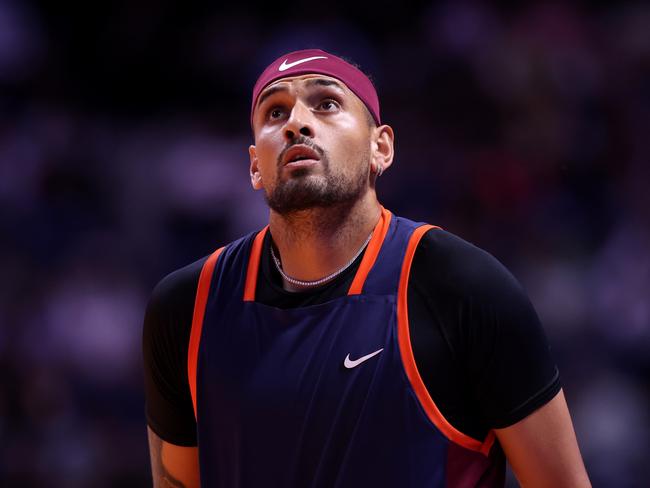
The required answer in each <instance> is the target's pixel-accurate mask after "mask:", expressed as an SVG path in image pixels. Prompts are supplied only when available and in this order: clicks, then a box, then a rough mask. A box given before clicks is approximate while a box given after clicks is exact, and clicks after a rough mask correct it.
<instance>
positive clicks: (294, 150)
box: [282, 144, 320, 167]
mask: <svg viewBox="0 0 650 488" xmlns="http://www.w3.org/2000/svg"><path fill="white" fill-rule="evenodd" d="M319 160H320V156H319V155H318V153H317V152H316V151H315V150H313V149H312V148H311V147H309V146H305V145H303V144H298V145H295V146H291V148H289V149H288V150H287V152H286V153H285V155H284V157H283V158H282V164H283V166H289V167H298V166H309V165H312V164H316V163H317V162H318V161H319Z"/></svg>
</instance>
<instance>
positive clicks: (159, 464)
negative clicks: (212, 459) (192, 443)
mask: <svg viewBox="0 0 650 488" xmlns="http://www.w3.org/2000/svg"><path fill="white" fill-rule="evenodd" d="M147 434H148V436H149V455H150V456H151V474H152V475H153V486H154V488H198V487H199V485H200V482H199V449H198V447H182V446H177V445H175V444H170V443H169V442H165V441H164V440H162V439H161V438H160V437H158V436H157V435H156V434H155V433H154V432H153V431H152V430H151V429H150V428H149V427H147Z"/></svg>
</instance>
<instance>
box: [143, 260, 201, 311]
mask: <svg viewBox="0 0 650 488" xmlns="http://www.w3.org/2000/svg"><path fill="white" fill-rule="evenodd" d="M208 257H209V256H204V257H202V258H201V259H198V260H196V261H194V262H193V263H191V264H188V265H187V266H183V267H182V268H179V269H177V270H175V271H173V272H171V273H169V274H168V275H167V276H165V277H164V278H163V279H161V280H160V281H159V282H158V284H157V285H156V286H155V287H154V289H153V291H152V293H151V298H150V301H149V304H150V306H156V307H163V306H164V307H169V306H173V305H174V304H175V303H178V301H179V300H182V299H183V298H184V297H187V295H191V296H194V294H195V292H196V287H197V285H198V282H199V276H200V274H201V269H202V268H203V265H204V264H205V262H206V260H207V259H208Z"/></svg>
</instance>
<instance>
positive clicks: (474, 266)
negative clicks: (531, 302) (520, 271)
mask: <svg viewBox="0 0 650 488" xmlns="http://www.w3.org/2000/svg"><path fill="white" fill-rule="evenodd" d="M411 273H412V275H413V280H414V281H415V282H416V283H418V282H420V283H421V282H422V281H424V282H426V283H427V284H428V285H430V286H435V287H436V288H439V289H443V290H445V291H446V292H447V293H451V294H454V295H463V296H469V295H471V296H474V297H476V296H484V297H494V296H495V295H501V294H502V293H504V292H505V293H507V294H512V293H517V294H519V293H522V292H523V290H522V287H521V285H520V284H519V282H518V281H517V280H516V279H515V277H514V276H513V275H512V274H511V273H510V271H509V270H508V269H507V268H506V267H505V266H504V265H503V264H501V263H500V262H499V261H498V260H497V259H496V258H495V257H494V256H492V255H491V254H490V253H488V252H487V251H485V250H483V249H481V248H479V247H477V246H475V245H474V244H471V243H470V242H467V241H466V240H464V239H462V238H460V237H458V236H457V235H455V234H452V233H451V232H447V231H445V230H442V229H431V230H429V231H428V232H426V233H425V234H424V236H423V237H422V239H421V240H420V242H419V244H418V247H417V249H416V252H415V256H414V259H413V263H412V265H411Z"/></svg>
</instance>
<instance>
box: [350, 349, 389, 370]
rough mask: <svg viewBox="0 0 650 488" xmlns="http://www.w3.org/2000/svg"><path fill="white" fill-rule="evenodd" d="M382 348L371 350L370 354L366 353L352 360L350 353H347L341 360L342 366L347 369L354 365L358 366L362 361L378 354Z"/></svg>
mask: <svg viewBox="0 0 650 488" xmlns="http://www.w3.org/2000/svg"><path fill="white" fill-rule="evenodd" d="M383 350H384V348H383V347H382V348H381V349H380V350H379V351H375V352H371V353H370V354H366V355H365V356H361V357H360V358H359V359H355V360H354V361H352V360H351V359H350V355H349V354H348V355H347V356H345V361H343V366H345V367H346V368H348V369H352V368H354V367H355V366H359V365H360V364H361V363H363V362H364V361H367V360H368V359H370V358H371V357H373V356H376V355H377V354H379V353H380V352H381V351H383Z"/></svg>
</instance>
